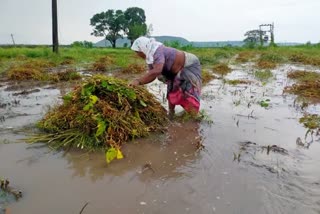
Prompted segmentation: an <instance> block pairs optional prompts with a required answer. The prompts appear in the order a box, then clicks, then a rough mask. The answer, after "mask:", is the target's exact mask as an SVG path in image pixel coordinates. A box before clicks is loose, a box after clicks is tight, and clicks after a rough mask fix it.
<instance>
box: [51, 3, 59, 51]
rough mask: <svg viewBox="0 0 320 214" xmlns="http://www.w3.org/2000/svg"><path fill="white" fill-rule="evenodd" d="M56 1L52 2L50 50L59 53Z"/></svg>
mask: <svg viewBox="0 0 320 214" xmlns="http://www.w3.org/2000/svg"><path fill="white" fill-rule="evenodd" d="M58 48H59V41H58V9H57V0H52V50H53V52H54V53H59V49H58Z"/></svg>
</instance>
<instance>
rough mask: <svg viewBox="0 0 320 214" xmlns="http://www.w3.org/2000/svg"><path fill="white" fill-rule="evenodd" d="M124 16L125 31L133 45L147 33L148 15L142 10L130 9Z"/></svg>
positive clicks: (137, 8)
mask: <svg viewBox="0 0 320 214" xmlns="http://www.w3.org/2000/svg"><path fill="white" fill-rule="evenodd" d="M124 16H125V20H126V21H125V27H124V31H125V33H126V34H127V37H128V39H129V40H130V42H131V45H132V43H133V41H134V40H135V39H137V38H138V37H139V36H142V35H146V33H147V25H146V15H145V13H144V10H143V9H142V8H139V7H130V8H128V9H127V10H126V11H125V12H124Z"/></svg>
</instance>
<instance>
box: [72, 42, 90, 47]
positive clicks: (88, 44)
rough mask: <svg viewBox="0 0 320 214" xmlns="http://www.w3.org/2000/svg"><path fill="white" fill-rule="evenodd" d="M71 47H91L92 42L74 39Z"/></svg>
mask: <svg viewBox="0 0 320 214" xmlns="http://www.w3.org/2000/svg"><path fill="white" fill-rule="evenodd" d="M71 47H75V48H93V43H92V42H88V41H86V40H85V41H74V42H73V43H72V44H71Z"/></svg>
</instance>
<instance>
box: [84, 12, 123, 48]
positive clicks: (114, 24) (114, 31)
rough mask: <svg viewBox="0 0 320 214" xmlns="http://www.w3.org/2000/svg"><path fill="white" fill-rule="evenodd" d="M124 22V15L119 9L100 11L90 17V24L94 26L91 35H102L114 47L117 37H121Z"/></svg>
mask: <svg viewBox="0 0 320 214" xmlns="http://www.w3.org/2000/svg"><path fill="white" fill-rule="evenodd" d="M125 24H126V21H125V16H124V13H123V12H122V11H121V10H117V11H114V10H108V11H107V12H101V13H98V14H95V15H94V16H93V17H92V18H91V19H90V25H91V26H93V27H94V29H93V32H92V33H91V35H94V36H104V37H105V39H106V40H108V41H109V42H110V43H111V45H112V47H113V48H115V47H116V41H117V39H119V38H122V35H121V31H123V29H124V27H125Z"/></svg>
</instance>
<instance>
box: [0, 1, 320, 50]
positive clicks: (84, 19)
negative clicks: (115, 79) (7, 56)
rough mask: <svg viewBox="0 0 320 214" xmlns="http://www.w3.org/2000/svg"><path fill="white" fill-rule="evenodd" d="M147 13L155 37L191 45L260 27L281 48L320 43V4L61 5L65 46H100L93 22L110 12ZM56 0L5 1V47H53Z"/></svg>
mask: <svg viewBox="0 0 320 214" xmlns="http://www.w3.org/2000/svg"><path fill="white" fill-rule="evenodd" d="M134 6H137V7H141V8H143V9H144V10H145V12H146V16H147V24H150V23H152V25H153V29H154V31H153V34H152V35H154V36H158V35H171V36H181V37H184V38H186V39H188V40H189V41H227V40H229V41H230V40H243V39H244V36H243V34H244V33H245V32H246V31H247V30H252V29H256V28H258V26H259V24H265V23H272V22H274V24H275V40H276V42H307V41H311V42H320V27H319V25H320V24H319V21H320V13H319V11H320V0H196V1H195V0H58V19H59V20H58V22H59V40H60V43H62V44H69V43H71V42H73V41H76V40H88V41H93V42H96V41H99V40H101V39H102V38H101V37H100V38H97V37H94V36H91V35H90V33H91V32H92V27H91V26H90V24H89V23H90V18H91V17H92V16H93V15H94V14H95V13H99V12H102V11H106V10H108V9H121V10H125V9H126V8H128V7H134ZM51 23H52V21H51V0H0V44H7V43H11V36H10V35H11V34H13V35H14V38H15V40H16V43H19V44H22V43H23V44H50V43H51V38H52V37H51V33H52V31H51Z"/></svg>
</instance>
